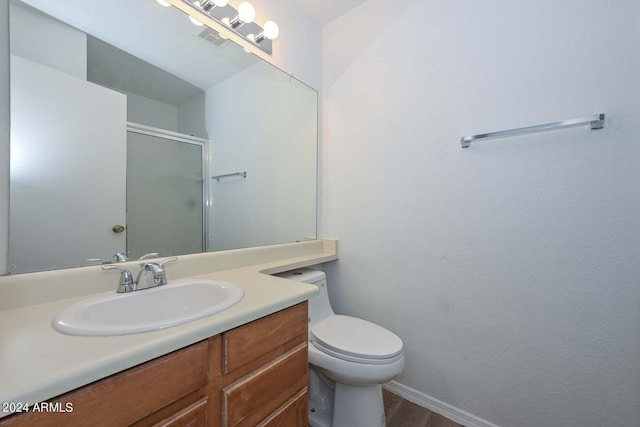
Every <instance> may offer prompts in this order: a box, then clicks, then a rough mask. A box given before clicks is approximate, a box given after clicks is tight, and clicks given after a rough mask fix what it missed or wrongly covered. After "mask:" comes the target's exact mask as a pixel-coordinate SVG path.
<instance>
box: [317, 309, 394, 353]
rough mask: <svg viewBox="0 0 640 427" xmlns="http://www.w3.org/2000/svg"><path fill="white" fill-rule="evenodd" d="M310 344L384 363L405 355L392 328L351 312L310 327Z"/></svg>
mask: <svg viewBox="0 0 640 427" xmlns="http://www.w3.org/2000/svg"><path fill="white" fill-rule="evenodd" d="M309 335H310V337H309V338H310V341H311V344H312V345H313V346H314V347H316V348H317V349H318V350H320V351H322V352H324V353H326V354H329V355H331V356H333V357H336V358H339V359H342V360H347V361H350V362H356V363H365V364H373V365H382V364H388V363H393V362H395V361H397V360H399V359H400V358H402V357H403V354H402V340H401V339H400V338H399V337H398V336H397V335H396V334H394V333H393V332H391V331H389V330H387V329H385V328H383V327H381V326H379V325H376V324H375V323H371V322H368V321H366V320H363V319H358V318H355V317H350V316H341V315H335V316H331V317H328V318H327V319H325V320H323V321H321V322H320V323H318V324H316V325H315V326H313V327H312V328H311V330H310V331H309Z"/></svg>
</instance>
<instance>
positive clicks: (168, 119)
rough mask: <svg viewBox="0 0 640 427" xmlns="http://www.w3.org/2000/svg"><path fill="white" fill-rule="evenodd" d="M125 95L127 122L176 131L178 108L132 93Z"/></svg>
mask: <svg viewBox="0 0 640 427" xmlns="http://www.w3.org/2000/svg"><path fill="white" fill-rule="evenodd" d="M126 95H127V120H128V121H130V122H134V123H138V124H141V125H145V126H153V127H157V128H160V129H165V130H170V131H172V132H177V131H178V107H175V106H173V105H169V104H165V103H164V102H160V101H156V100H154V99H151V98H147V97H144V96H140V95H136V94H134V93H129V92H127V93H126Z"/></svg>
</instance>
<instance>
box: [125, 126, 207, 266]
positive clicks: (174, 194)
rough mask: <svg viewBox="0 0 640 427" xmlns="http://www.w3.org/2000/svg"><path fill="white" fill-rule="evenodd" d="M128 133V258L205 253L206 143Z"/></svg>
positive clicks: (134, 132) (133, 132) (168, 136)
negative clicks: (146, 255)
mask: <svg viewBox="0 0 640 427" xmlns="http://www.w3.org/2000/svg"><path fill="white" fill-rule="evenodd" d="M180 139H181V138H174V137H172V136H170V135H167V136H163V135H162V136H160V135H148V134H141V133H137V132H136V131H131V130H129V131H128V132H127V255H128V256H129V258H132V259H136V258H139V257H140V256H142V255H144V254H146V253H149V252H158V253H159V254H160V256H168V255H174V254H192V253H197V252H203V250H204V247H203V236H204V215H203V194H204V193H203V184H204V181H203V161H202V159H203V152H204V144H203V143H198V142H184V141H181V140H180Z"/></svg>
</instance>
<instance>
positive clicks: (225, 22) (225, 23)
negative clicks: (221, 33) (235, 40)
mask: <svg viewBox="0 0 640 427" xmlns="http://www.w3.org/2000/svg"><path fill="white" fill-rule="evenodd" d="M221 21H222V23H223V24H224V25H226V26H227V27H230V26H231V20H230V19H229V17H228V16H225V17H224V18H222V19H221Z"/></svg>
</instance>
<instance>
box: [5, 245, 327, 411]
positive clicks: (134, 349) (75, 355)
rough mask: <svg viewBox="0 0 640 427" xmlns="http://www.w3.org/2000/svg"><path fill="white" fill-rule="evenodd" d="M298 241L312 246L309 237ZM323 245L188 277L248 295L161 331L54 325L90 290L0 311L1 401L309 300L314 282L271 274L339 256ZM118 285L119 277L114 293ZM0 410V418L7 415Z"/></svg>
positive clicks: (73, 382)
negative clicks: (82, 330)
mask: <svg viewBox="0 0 640 427" xmlns="http://www.w3.org/2000/svg"><path fill="white" fill-rule="evenodd" d="M301 245H306V247H307V248H308V247H309V244H308V243H306V242H305V243H302V244H301ZM327 246H329V250H327ZM318 248H320V250H318V251H316V252H315V253H314V252H313V251H311V253H309V251H308V250H307V251H306V253H305V254H304V255H302V256H299V257H292V258H283V259H280V260H274V261H270V262H267V263H263V264H254V265H247V266H243V267H239V268H233V269H229V270H221V271H215V272H211V273H205V274H199V275H194V276H190V277H191V278H193V279H206V280H222V281H227V282H232V283H235V284H237V285H239V286H240V287H242V288H243V290H244V293H245V295H244V297H243V299H242V300H241V301H240V302H239V303H238V304H236V305H235V306H233V307H231V308H229V309H227V310H225V311H223V312H221V313H218V314H215V315H213V316H210V317H207V318H204V319H201V320H198V321H195V322H191V323H187V324H183V325H179V326H175V327H172V328H167V329H164V330H158V331H153V332H146V333H140V334H132V335H120V336H107V337H86V336H72V335H65V334H62V333H60V332H58V331H56V330H55V329H53V327H52V326H51V321H52V319H53V318H54V317H55V315H56V314H57V313H59V312H60V311H61V310H62V309H63V308H65V307H67V306H68V305H70V304H72V303H74V302H76V301H79V300H81V299H83V298H85V297H86V296H79V297H75V298H67V299H64V300H57V301H49V302H44V303H39V304H35V305H27V306H23V307H18V308H13V309H8V310H3V311H0V404H2V403H5V402H11V403H28V404H30V405H31V404H33V403H36V402H40V401H43V400H47V399H50V398H52V397H55V396H58V395H60V394H62V393H66V392H68V391H71V390H73V389H76V388H78V387H81V386H83V385H86V384H88V383H91V382H93V381H96V380H99V379H101V378H105V377H107V376H109V375H112V374H114V373H117V372H120V371H123V370H125V369H128V368H131V367H133V366H136V365H138V364H140V363H143V362H146V361H148V360H151V359H153V358H156V357H159V356H162V355H164V354H167V353H169V352H172V351H174V350H177V349H180V348H183V347H185V346H188V345H190V344H193V343H196V342H198V341H201V340H203V339H206V338H208V337H210V336H214V335H216V334H219V333H221V332H224V331H226V330H229V329H232V328H235V327H237V326H239V325H242V324H245V323H248V322H251V321H253V320H256V319H258V318H260V317H263V316H266V315H268V314H271V313H273V312H276V311H278V310H282V309H284V308H287V307H290V306H292V305H295V304H297V303H300V302H302V301H305V300H307V299H309V298H310V297H311V296H313V295H315V294H316V293H317V288H316V287H314V286H311V285H308V284H305V283H301V282H294V281H291V280H286V279H282V278H279V277H275V276H271V275H269V274H272V273H276V272H281V271H286V270H289V269H294V268H298V267H302V266H309V265H314V264H320V263H323V262H327V261H332V260H335V259H337V253H336V251H335V245H334V246H333V251H331V245H326V244H324V245H319V246H318ZM265 250H268V248H266V249H265ZM212 256H215V255H213V254H212ZM187 257H188V256H187ZM167 270H169V266H168V268H167ZM113 277H114V278H117V276H113ZM169 283H171V277H170V279H169ZM0 284H1V283H0ZM116 285H117V280H116V281H114V283H113V289H114V292H115V287H116ZM140 292H144V291H140ZM2 409H3V408H2V407H0V418H1V417H3V416H7V415H9V413H7V412H2Z"/></svg>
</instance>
